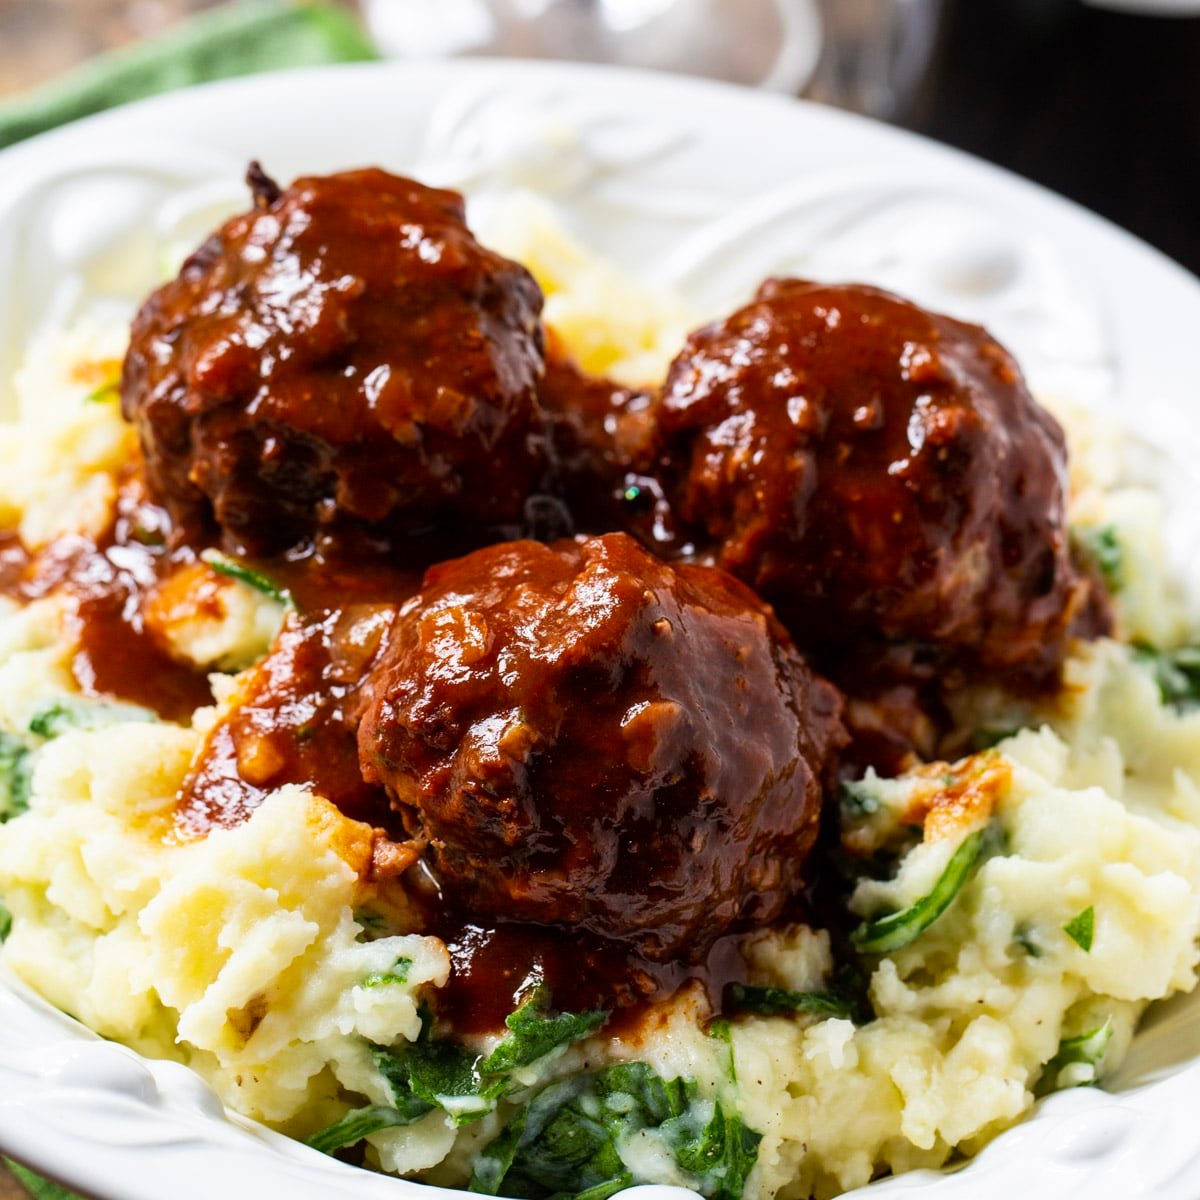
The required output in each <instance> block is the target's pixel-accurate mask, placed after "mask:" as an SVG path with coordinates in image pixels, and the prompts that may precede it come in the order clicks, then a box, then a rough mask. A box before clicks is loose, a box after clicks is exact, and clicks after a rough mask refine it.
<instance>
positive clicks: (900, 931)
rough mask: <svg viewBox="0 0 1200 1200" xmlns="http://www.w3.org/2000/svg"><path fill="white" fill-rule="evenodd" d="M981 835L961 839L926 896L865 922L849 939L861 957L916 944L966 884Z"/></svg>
mask: <svg viewBox="0 0 1200 1200" xmlns="http://www.w3.org/2000/svg"><path fill="white" fill-rule="evenodd" d="M984 832H985V831H984V830H983V829H976V830H975V832H974V833H970V834H968V835H967V836H966V837H965V838H964V839H963V841H962V844H961V845H960V846H959V847H958V849H957V850H955V851H954V853H953V854H952V855H951V856H950V861H949V862H948V863H947V864H946V867H945V870H943V871H942V873H941V875H940V876H939V877H938V881H937V882H936V883H935V884H934V885H933V890H932V891H931V892H930V893H929V894H928V895H926V896H922V897H921V899H920V900H918V901H916V902H915V903H914V904H910V905H909V906H908V907H907V908H904V909H901V910H900V911H899V912H894V913H890V914H888V915H887V916H885V917H879V918H877V919H876V920H874V921H864V922H863V923H862V924H861V925H860V926H859V927H858V928H857V929H856V930H855V931H854V932H853V933H852V934H851V935H850V940H851V941H852V942H853V943H854V945H855V947H856V948H857V949H858V950H860V951H861V952H862V953H863V954H890V953H891V952H892V951H893V950H899V949H901V948H902V947H904V946H907V945H908V944H909V943H910V942H914V941H916V939H917V938H919V937H920V936H921V934H923V933H924V932H925V930H927V929H928V928H929V927H930V925H932V924H933V923H934V921H936V920H937V919H938V917H940V916H941V915H942V913H944V912H945V911H946V909H947V908H949V907H950V905H951V903H953V901H954V898H955V896H957V895H958V893H959V891H961V889H962V886H963V884H964V883H966V881H967V877H968V876H969V875H970V874H971V870H972V868H974V866H975V864H976V862H977V861H978V859H979V856H980V852H981V851H982V850H983V841H984Z"/></svg>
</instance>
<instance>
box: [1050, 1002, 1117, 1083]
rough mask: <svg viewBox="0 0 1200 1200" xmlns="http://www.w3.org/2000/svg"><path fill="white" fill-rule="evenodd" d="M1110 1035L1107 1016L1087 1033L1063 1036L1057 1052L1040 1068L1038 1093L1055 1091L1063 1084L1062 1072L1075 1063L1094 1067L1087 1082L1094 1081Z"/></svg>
mask: <svg viewBox="0 0 1200 1200" xmlns="http://www.w3.org/2000/svg"><path fill="white" fill-rule="evenodd" d="M1112 1036H1113V1029H1112V1018H1111V1017H1109V1018H1108V1019H1107V1020H1106V1021H1105V1022H1104V1024H1103V1025H1099V1026H1097V1027H1096V1028H1095V1029H1093V1030H1090V1031H1089V1032H1088V1033H1081V1034H1079V1035H1078V1036H1077V1037H1069V1038H1063V1040H1062V1041H1061V1042H1059V1044H1058V1053H1057V1054H1055V1056H1054V1057H1053V1058H1052V1059H1051V1060H1050V1061H1049V1062H1048V1063H1047V1064H1046V1065H1045V1067H1044V1068H1043V1070H1042V1077H1041V1079H1040V1080H1039V1082H1038V1087H1037V1091H1038V1094H1039V1095H1045V1094H1046V1093H1047V1092H1053V1091H1057V1090H1058V1089H1059V1088H1060V1087H1062V1086H1063V1085H1062V1084H1061V1083H1060V1077H1061V1075H1062V1072H1063V1071H1064V1070H1065V1069H1066V1068H1067V1067H1072V1066H1076V1065H1082V1066H1089V1067H1092V1068H1094V1071H1093V1075H1092V1079H1091V1080H1089V1081H1088V1082H1095V1079H1096V1077H1097V1076H1098V1075H1099V1067H1100V1063H1101V1061H1102V1060H1103V1058H1104V1055H1105V1052H1106V1051H1107V1050H1108V1044H1109V1042H1111V1041H1112ZM1071 1086H1075V1087H1081V1086H1083V1084H1082V1083H1077V1084H1074V1085H1071Z"/></svg>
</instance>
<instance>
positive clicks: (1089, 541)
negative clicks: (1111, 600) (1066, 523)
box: [1072, 525, 1125, 592]
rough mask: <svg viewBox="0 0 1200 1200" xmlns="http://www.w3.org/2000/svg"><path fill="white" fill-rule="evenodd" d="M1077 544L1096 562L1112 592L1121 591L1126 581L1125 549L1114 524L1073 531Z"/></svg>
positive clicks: (1085, 554)
mask: <svg viewBox="0 0 1200 1200" xmlns="http://www.w3.org/2000/svg"><path fill="white" fill-rule="evenodd" d="M1072 532H1073V534H1074V538H1075V544H1076V546H1078V547H1079V549H1080V550H1081V551H1082V553H1083V554H1084V556H1085V557H1086V558H1088V559H1090V560H1091V561H1092V562H1093V563H1095V565H1096V567H1097V569H1098V570H1099V571H1100V574H1101V576H1102V577H1103V579H1104V582H1105V583H1106V584H1107V585H1108V590H1109V591H1110V592H1119V591H1120V590H1121V588H1122V586H1123V585H1124V583H1125V551H1124V550H1123V549H1122V547H1121V541H1120V538H1118V537H1117V531H1116V529H1115V528H1114V527H1113V526H1112V525H1101V526H1097V527H1093V528H1088V529H1084V528H1080V529H1075V530H1073V531H1072Z"/></svg>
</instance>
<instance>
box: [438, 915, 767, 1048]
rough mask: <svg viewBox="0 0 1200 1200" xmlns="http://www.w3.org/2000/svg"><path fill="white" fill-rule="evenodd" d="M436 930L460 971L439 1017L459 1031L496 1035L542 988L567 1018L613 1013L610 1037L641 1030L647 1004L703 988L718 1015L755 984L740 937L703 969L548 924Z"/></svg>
mask: <svg viewBox="0 0 1200 1200" xmlns="http://www.w3.org/2000/svg"><path fill="white" fill-rule="evenodd" d="M432 932H434V933H436V935H437V936H438V937H439V938H441V939H442V940H443V941H444V942H445V943H446V948H447V949H448V950H449V952H450V962H451V966H452V970H451V972H450V978H449V980H448V982H447V983H446V986H445V987H444V988H441V989H439V991H438V993H437V997H436V1003H437V1015H438V1019H439V1020H440V1021H443V1022H445V1024H447V1025H448V1026H449V1027H450V1028H451V1029H453V1030H454V1031H455V1032H456V1033H460V1034H474V1033H492V1032H495V1031H497V1030H499V1029H502V1028H503V1027H504V1018H505V1017H507V1016H508V1015H509V1013H511V1012H512V1011H513V1009H514V1008H516V1007H517V1005H518V1004H520V1002H521V998H522V995H523V994H524V993H526V992H527V991H528V989H529V987H530V986H531V984H534V983H541V984H544V985H545V986H546V987H547V989H548V990H549V992H550V995H551V997H552V1000H553V1004H554V1007H555V1008H557V1009H559V1010H560V1011H562V1012H588V1011H592V1010H595V1009H605V1010H607V1011H608V1012H610V1013H611V1014H612V1015H611V1016H610V1018H609V1021H608V1024H607V1025H606V1026H605V1028H604V1031H605V1033H606V1034H609V1035H617V1034H620V1033H622V1032H625V1031H630V1030H632V1029H633V1028H635V1027H636V1026H637V1024H638V1022H639V1021H640V1020H641V1019H642V1018H643V1017H644V1015H645V1013H646V1009H647V1006H648V1005H650V1004H652V1003H653V1002H655V1001H660V1000H665V999H668V998H669V997H671V996H673V995H674V994H676V993H677V992H678V991H679V990H680V989H681V988H682V987H684V985H686V984H688V983H690V982H693V981H695V982H697V983H699V984H700V986H701V987H702V988H703V989H704V993H705V995H706V997H707V998H708V1002H709V1005H710V1007H711V1009H712V1011H713V1014H714V1015H717V1014H719V1013H720V1012H721V1011H722V997H723V995H724V994H725V989H726V988H727V987H728V986H729V985H730V984H731V983H744V982H745V981H746V978H747V967H746V962H745V959H744V958H743V957H742V954H741V952H740V950H739V945H740V941H741V939H740V937H739V936H737V935H736V934H731V935H728V936H726V937H722V938H720V939H718V940H717V941H716V942H715V943H714V944H713V946H712V947H711V948H710V950H709V951H708V954H707V956H706V957H705V959H704V960H703V961H702V962H700V963H686V962H680V961H678V960H674V961H668V962H654V961H652V960H651V959H648V958H645V957H644V956H642V955H640V954H639V953H638V952H637V950H636V949H635V948H634V947H633V946H631V945H629V944H628V943H625V942H619V941H608V940H606V939H604V938H599V937H596V936H594V935H589V934H581V933H578V932H572V931H568V930H564V929H555V928H552V927H550V926H546V925H532V924H523V923H516V922H501V923H499V924H497V925H496V926H495V927H494V928H489V927H488V926H486V925H478V924H474V923H472V922H471V921H470V920H469V919H465V918H464V919H461V920H460V921H459V922H455V921H454V920H453V919H451V920H448V921H447V920H443V921H442V922H441V923H440V924H439V925H438V926H436V927H435V928H434V929H433V930H432Z"/></svg>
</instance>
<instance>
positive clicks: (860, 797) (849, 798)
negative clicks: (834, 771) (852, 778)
mask: <svg viewBox="0 0 1200 1200" xmlns="http://www.w3.org/2000/svg"><path fill="white" fill-rule="evenodd" d="M838 804H839V806H840V807H841V810H842V816H843V817H845V818H846V819H847V820H850V821H857V820H861V819H862V818H863V817H870V816H874V814H875V813H877V812H878V811H879V809H880V808H881V805H880V803H879V797H878V795H876V793H875V791H874V790H873V789H872V788H871V786H870V785H869V784H867V783H864V782H863V781H862V780H859V781H858V782H855V783H843V784H842V785H841V787H840V788H838Z"/></svg>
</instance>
